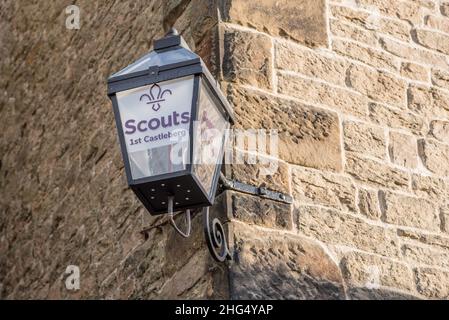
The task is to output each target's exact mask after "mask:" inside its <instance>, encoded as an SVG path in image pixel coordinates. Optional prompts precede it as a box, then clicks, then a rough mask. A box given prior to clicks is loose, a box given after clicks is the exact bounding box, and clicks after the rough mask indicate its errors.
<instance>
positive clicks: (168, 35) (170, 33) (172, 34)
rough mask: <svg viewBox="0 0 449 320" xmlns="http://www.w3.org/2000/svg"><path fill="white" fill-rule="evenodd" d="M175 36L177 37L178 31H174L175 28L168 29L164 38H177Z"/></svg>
mask: <svg viewBox="0 0 449 320" xmlns="http://www.w3.org/2000/svg"><path fill="white" fill-rule="evenodd" d="M177 35H179V32H178V30H176V29H175V28H170V30H168V32H167V34H166V35H165V36H166V37H171V36H177Z"/></svg>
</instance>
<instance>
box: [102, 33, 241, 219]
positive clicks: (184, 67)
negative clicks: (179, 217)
mask: <svg viewBox="0 0 449 320" xmlns="http://www.w3.org/2000/svg"><path fill="white" fill-rule="evenodd" d="M175 54H176V55H177V56H181V57H187V58H186V59H172V61H170V55H173V56H174V55H175ZM157 55H160V58H159V56H157ZM152 56H153V60H158V61H162V60H164V59H163V57H167V58H168V59H167V60H168V63H154V64H152V61H151V59H152ZM155 57H158V58H159V59H156V58H155ZM145 59H147V60H145ZM145 61H147V62H149V64H150V65H149V66H148V67H147V68H144V69H143V70H142V67H139V64H140V65H141V66H142V65H143V66H144V67H145V65H146V63H145ZM133 70H135V71H133ZM188 76H193V95H192V102H191V116H190V126H189V142H188V143H189V149H188V152H189V155H188V156H189V157H188V159H189V161H188V162H187V163H186V164H185V169H183V170H179V171H175V172H169V173H163V174H159V175H154V176H148V177H144V178H139V179H134V178H133V176H132V172H131V167H130V159H129V157H128V151H127V147H126V141H125V135H124V130H123V127H122V119H121V116H120V111H119V104H118V100H117V96H116V94H117V93H118V92H121V91H126V90H129V89H134V88H140V87H145V86H150V85H153V84H158V83H160V82H163V81H168V80H175V79H180V78H184V77H188ZM201 88H203V89H202V90H201ZM203 90H207V91H208V96H209V97H212V99H213V103H214V105H215V106H216V107H217V109H218V111H219V112H220V114H221V115H222V116H223V117H224V119H225V120H226V121H227V122H229V123H230V124H232V123H233V122H234V119H233V113H232V109H231V107H230V106H229V104H228V102H227V100H226V98H225V97H224V95H223V93H222V92H221V90H220V89H219V88H218V87H217V85H216V81H215V80H214V78H213V77H212V75H211V74H210V72H209V70H208V69H207V67H206V65H205V64H204V62H203V61H202V59H201V58H200V57H199V56H197V55H196V54H194V53H193V52H192V51H191V50H190V49H189V48H188V46H187V45H186V44H185V41H184V40H183V38H182V37H181V36H180V35H178V34H177V32H176V31H171V33H169V34H167V35H166V37H164V38H162V39H159V40H156V41H155V42H154V51H152V52H150V53H149V54H147V55H145V56H144V57H142V58H141V59H139V60H137V61H136V62H135V63H134V64H131V65H130V66H128V67H126V68H125V69H123V70H122V71H120V72H118V73H116V74H114V75H112V76H111V77H109V78H108V96H109V97H110V99H111V101H112V105H113V110H114V115H115V121H116V125H117V130H118V136H119V140H120V147H121V152H122V156H123V159H124V164H125V172H126V176H127V182H128V185H129V186H130V188H131V189H132V190H133V191H134V193H135V194H136V196H137V197H138V198H139V200H140V201H141V202H142V203H143V205H144V206H145V207H146V209H147V210H148V211H149V212H150V213H151V214H153V215H158V214H164V213H167V210H168V203H167V200H166V199H168V197H173V198H172V199H174V200H173V203H172V204H173V210H174V211H181V210H188V209H192V208H198V207H207V206H211V205H212V204H213V203H214V198H215V193H216V189H217V185H218V179H219V175H220V170H221V163H222V159H223V157H224V149H225V146H224V144H225V141H222V144H221V146H222V147H221V150H220V154H219V157H218V163H216V164H215V169H214V173H213V174H214V176H213V179H212V187H211V189H210V190H206V189H205V188H204V187H203V185H202V183H201V182H200V181H199V180H198V177H197V176H196V174H195V173H194V166H195V165H196V164H194V163H193V159H194V156H195V155H194V152H195V148H194V144H195V141H194V140H195V137H196V134H195V132H194V130H195V126H194V121H198V120H199V118H198V117H199V115H198V109H199V107H200V104H199V98H200V95H201V94H206V93H205V92H203ZM223 139H226V134H224V136H223ZM164 199H165V200H164Z"/></svg>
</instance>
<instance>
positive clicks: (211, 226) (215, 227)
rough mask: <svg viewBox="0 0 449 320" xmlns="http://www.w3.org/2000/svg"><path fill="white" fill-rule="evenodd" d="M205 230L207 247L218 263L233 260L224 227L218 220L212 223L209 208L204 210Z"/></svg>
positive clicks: (215, 219)
mask: <svg viewBox="0 0 449 320" xmlns="http://www.w3.org/2000/svg"><path fill="white" fill-rule="evenodd" d="M203 229H204V236H205V238H206V243H207V247H208V248H209V252H210V254H211V255H212V257H213V258H214V260H216V261H218V262H224V261H225V260H231V259H232V256H231V253H230V252H229V249H228V242H227V239H226V233H225V230H224V227H223V225H222V224H221V222H220V220H219V219H218V218H214V219H213V220H212V223H211V221H210V215H209V207H206V208H203Z"/></svg>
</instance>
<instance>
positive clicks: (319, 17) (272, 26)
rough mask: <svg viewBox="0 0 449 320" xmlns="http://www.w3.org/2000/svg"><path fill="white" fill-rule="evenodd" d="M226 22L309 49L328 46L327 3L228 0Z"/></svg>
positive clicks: (224, 5)
mask: <svg viewBox="0 0 449 320" xmlns="http://www.w3.org/2000/svg"><path fill="white" fill-rule="evenodd" d="M220 6H221V8H220V9H221V10H220V11H221V13H222V15H223V20H224V21H230V22H233V23H237V24H241V25H243V26H248V27H252V28H256V29H257V30H259V31H261V32H267V33H269V34H272V35H275V36H282V37H287V38H291V39H293V40H296V41H298V42H301V43H303V44H306V45H308V46H313V47H315V46H326V45H327V30H326V20H325V17H324V12H325V1H324V0H318V1H314V0H297V1H294V2H292V1H289V0H281V1H279V0H276V1H275V0H263V1H257V2H253V1H246V0H226V1H223V2H221V3H220Z"/></svg>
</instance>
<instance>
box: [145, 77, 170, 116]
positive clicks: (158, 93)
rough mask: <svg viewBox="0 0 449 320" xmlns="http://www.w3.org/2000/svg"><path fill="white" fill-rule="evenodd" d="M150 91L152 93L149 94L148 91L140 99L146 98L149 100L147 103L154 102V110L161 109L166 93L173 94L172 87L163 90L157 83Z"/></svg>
mask: <svg viewBox="0 0 449 320" xmlns="http://www.w3.org/2000/svg"><path fill="white" fill-rule="evenodd" d="M149 93H150V94H149V95H148V94H146V93H145V94H143V95H141V96H140V101H142V100H144V98H145V99H146V100H147V104H152V106H151V108H152V109H153V110H154V111H159V109H160V108H161V104H160V103H161V102H163V101H165V99H164V95H165V94H166V93H170V95H171V94H172V92H171V90H170V89H165V90H162V89H161V87H160V86H159V85H158V84H157V83H155V84H153V85H152V86H151V88H150V91H149Z"/></svg>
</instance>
